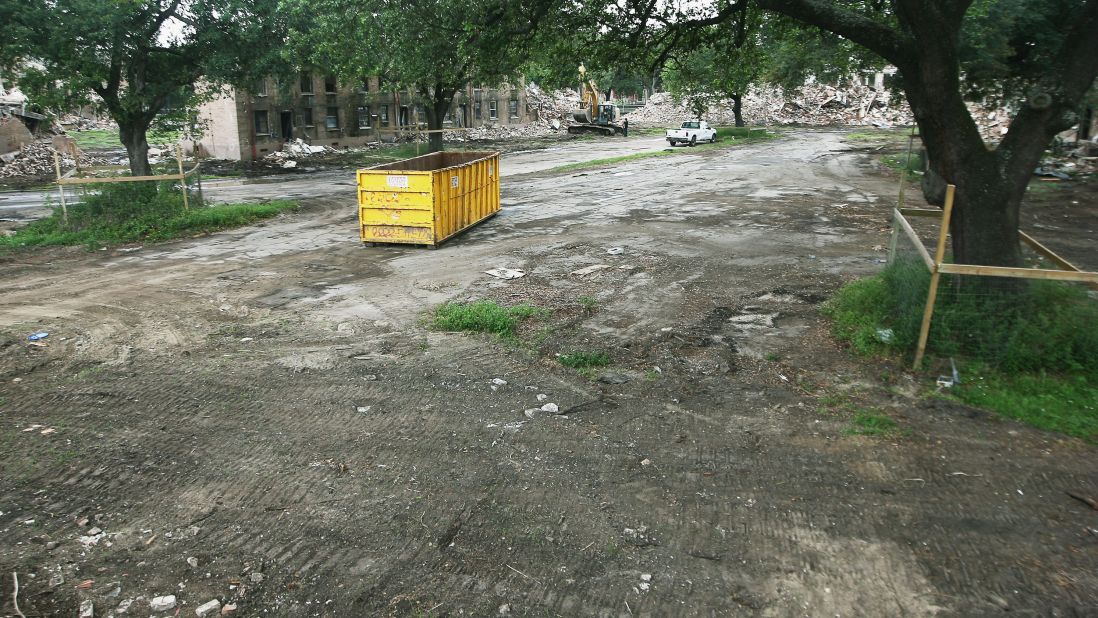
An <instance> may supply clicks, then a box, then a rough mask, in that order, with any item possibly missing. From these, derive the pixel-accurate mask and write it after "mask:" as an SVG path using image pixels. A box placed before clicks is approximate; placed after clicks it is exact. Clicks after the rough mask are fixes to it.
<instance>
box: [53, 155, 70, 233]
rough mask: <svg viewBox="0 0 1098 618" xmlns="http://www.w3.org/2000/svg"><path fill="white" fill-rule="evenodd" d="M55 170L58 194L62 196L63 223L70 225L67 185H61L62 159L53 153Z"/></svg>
mask: <svg viewBox="0 0 1098 618" xmlns="http://www.w3.org/2000/svg"><path fill="white" fill-rule="evenodd" d="M53 170H54V171H55V172H57V192H58V193H60V194H61V221H63V222H64V223H65V224H66V225H67V224H68V223H69V207H68V206H66V205H65V185H63V184H61V159H60V158H58V156H57V151H54V153H53Z"/></svg>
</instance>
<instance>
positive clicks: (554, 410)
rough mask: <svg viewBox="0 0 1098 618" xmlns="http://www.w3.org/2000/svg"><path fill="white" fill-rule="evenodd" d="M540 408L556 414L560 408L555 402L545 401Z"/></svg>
mask: <svg viewBox="0 0 1098 618" xmlns="http://www.w3.org/2000/svg"><path fill="white" fill-rule="evenodd" d="M541 409H542V411H543V412H548V413H550V414H557V413H558V412H560V408H559V407H558V406H557V404H555V403H547V404H545V405H543V406H542V407H541Z"/></svg>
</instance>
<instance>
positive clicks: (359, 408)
mask: <svg viewBox="0 0 1098 618" xmlns="http://www.w3.org/2000/svg"><path fill="white" fill-rule="evenodd" d="M371 408H373V406H357V407H356V408H355V411H356V412H358V413H359V414H366V413H367V412H369V411H370V409H371Z"/></svg>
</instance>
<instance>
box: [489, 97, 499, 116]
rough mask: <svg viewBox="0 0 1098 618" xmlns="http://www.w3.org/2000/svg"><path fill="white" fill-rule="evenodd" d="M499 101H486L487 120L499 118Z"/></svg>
mask: <svg viewBox="0 0 1098 618" xmlns="http://www.w3.org/2000/svg"><path fill="white" fill-rule="evenodd" d="M498 105H499V102H498V101H496V100H495V99H493V100H491V101H488V120H499V108H498Z"/></svg>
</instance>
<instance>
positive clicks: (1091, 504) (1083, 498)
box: [1067, 491, 1098, 511]
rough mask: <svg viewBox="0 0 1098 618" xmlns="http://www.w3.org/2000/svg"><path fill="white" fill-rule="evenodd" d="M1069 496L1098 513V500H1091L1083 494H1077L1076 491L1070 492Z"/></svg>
mask: <svg viewBox="0 0 1098 618" xmlns="http://www.w3.org/2000/svg"><path fill="white" fill-rule="evenodd" d="M1067 495H1069V496H1071V497H1072V498H1075V499H1076V500H1078V501H1079V502H1082V503H1083V504H1085V505H1087V506H1089V507H1090V508H1092V509H1094V510H1095V511H1098V500H1096V499H1094V498H1091V497H1089V496H1084V495H1083V494H1080V493H1076V492H1074V491H1068V492H1067Z"/></svg>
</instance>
